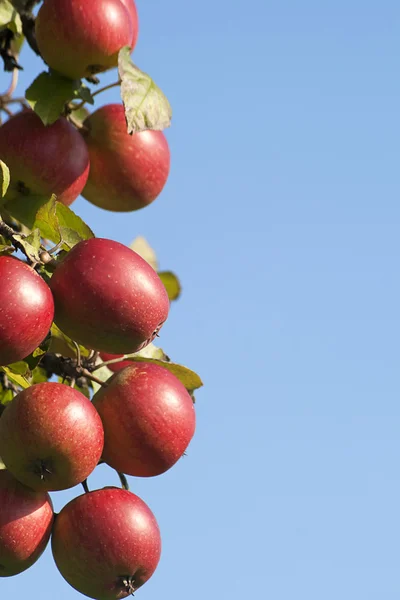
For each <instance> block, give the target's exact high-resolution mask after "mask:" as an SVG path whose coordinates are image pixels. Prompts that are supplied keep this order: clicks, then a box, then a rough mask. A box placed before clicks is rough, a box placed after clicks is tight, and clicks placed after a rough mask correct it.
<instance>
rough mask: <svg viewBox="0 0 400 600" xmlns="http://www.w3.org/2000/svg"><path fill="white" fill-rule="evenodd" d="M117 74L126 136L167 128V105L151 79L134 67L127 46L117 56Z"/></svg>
mask: <svg viewBox="0 0 400 600" xmlns="http://www.w3.org/2000/svg"><path fill="white" fill-rule="evenodd" d="M118 70H119V76H120V78H121V97H122V102H123V103H124V107H125V116H126V122H127V125H128V133H134V132H138V131H145V130H146V129H155V130H160V131H161V130H162V129H165V128H166V127H169V126H170V125H171V118H172V110H171V106H170V103H169V102H168V100H167V98H166V97H165V96H164V94H163V92H162V91H161V90H160V88H159V87H158V86H157V85H156V84H155V83H154V81H153V80H152V79H151V77H149V75H147V74H146V73H144V72H143V71H141V70H140V69H138V67H136V66H135V65H134V64H133V62H132V60H131V50H130V48H129V46H125V47H124V48H122V49H121V50H120V52H119V56H118Z"/></svg>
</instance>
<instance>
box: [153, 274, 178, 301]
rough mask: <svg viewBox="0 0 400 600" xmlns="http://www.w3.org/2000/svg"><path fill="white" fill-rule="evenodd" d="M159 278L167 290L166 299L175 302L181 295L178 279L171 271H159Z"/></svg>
mask: <svg viewBox="0 0 400 600" xmlns="http://www.w3.org/2000/svg"><path fill="white" fill-rule="evenodd" d="M158 276H159V278H160V279H161V281H162V282H163V284H164V287H165V289H166V290H167V294H168V298H169V299H170V300H177V299H178V298H179V296H180V295H181V291H182V288H181V284H180V281H179V279H178V277H177V276H176V275H175V273H173V272H172V271H160V272H159V273H158Z"/></svg>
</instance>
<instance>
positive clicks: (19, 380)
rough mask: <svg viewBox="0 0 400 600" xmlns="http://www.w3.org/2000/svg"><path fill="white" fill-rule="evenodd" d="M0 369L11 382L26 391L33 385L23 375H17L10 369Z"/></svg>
mask: <svg viewBox="0 0 400 600" xmlns="http://www.w3.org/2000/svg"><path fill="white" fill-rule="evenodd" d="M0 369H1V370H2V371H4V373H5V374H6V375H7V377H8V379H9V380H10V381H12V382H13V383H15V384H16V385H19V386H20V387H22V388H23V389H24V390H25V389H26V388H28V387H30V385H31V384H30V383H29V381H28V380H27V379H26V378H25V377H24V376H23V375H18V374H17V373H13V372H12V371H11V370H10V369H9V368H8V367H0Z"/></svg>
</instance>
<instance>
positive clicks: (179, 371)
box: [128, 356, 203, 392]
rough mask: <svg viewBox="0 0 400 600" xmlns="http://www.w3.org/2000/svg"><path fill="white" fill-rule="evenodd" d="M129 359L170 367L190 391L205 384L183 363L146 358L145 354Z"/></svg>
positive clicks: (165, 367)
mask: <svg viewBox="0 0 400 600" xmlns="http://www.w3.org/2000/svg"><path fill="white" fill-rule="evenodd" d="M128 360H132V361H133V362H149V363H153V364H154V365H159V366H160V367H164V369H168V371H171V373H173V374H174V375H175V377H177V378H178V379H179V381H180V382H181V383H183V385H184V386H185V388H186V389H187V390H188V391H190V392H193V391H194V390H197V389H198V388H200V387H202V385H203V382H202V380H201V379H200V377H199V375H197V373H195V372H194V371H192V370H191V369H188V368H187V367H184V366H183V365H178V364H176V363H172V362H165V361H163V360H156V359H154V358H145V357H143V356H136V357H134V358H129V359H128Z"/></svg>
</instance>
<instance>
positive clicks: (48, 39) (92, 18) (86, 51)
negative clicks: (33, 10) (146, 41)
mask: <svg viewBox="0 0 400 600" xmlns="http://www.w3.org/2000/svg"><path fill="white" fill-rule="evenodd" d="M126 4H127V3H126ZM132 15H133V10H132V9H131V10H130V9H128V8H127V7H126V6H125V2H121V0H44V2H43V4H42V7H41V8H40V10H39V13H38V16H37V19H36V27H35V30H36V39H37V44H38V47H39V50H40V53H41V55H42V56H43V58H44V60H45V61H46V62H47V64H48V65H49V67H51V68H52V69H54V70H55V71H58V72H59V73H61V74H62V75H65V76H66V77H69V78H70V79H80V78H81V77H89V76H90V75H94V74H95V73H100V72H102V71H106V70H107V69H111V68H112V67H116V66H117V64H118V52H119V51H120V49H121V48H123V47H124V46H131V45H132V42H133V40H134V39H135V35H136V36H137V19H136V22H135V23H134V22H133V19H132Z"/></svg>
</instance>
